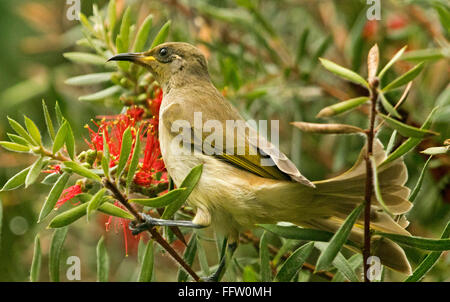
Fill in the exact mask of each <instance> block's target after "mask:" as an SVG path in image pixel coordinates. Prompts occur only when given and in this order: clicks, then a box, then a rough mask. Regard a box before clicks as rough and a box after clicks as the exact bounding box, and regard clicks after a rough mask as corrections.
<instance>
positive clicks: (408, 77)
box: [383, 63, 424, 92]
mask: <svg viewBox="0 0 450 302" xmlns="http://www.w3.org/2000/svg"><path fill="white" fill-rule="evenodd" d="M423 67H424V63H420V64H418V65H416V66H414V67H413V68H411V69H410V70H409V71H407V72H406V73H404V74H403V75H401V76H400V77H398V78H396V79H395V80H394V81H392V82H391V83H389V85H387V86H386V87H384V88H383V92H387V91H390V90H394V89H396V88H399V87H401V86H403V85H406V84H408V83H409V82H410V81H412V80H414V79H415V78H416V77H417V76H418V75H419V74H420V72H421V71H422V69H423Z"/></svg>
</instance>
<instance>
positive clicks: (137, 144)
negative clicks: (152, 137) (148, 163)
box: [126, 131, 141, 194]
mask: <svg viewBox="0 0 450 302" xmlns="http://www.w3.org/2000/svg"><path fill="white" fill-rule="evenodd" d="M140 153H141V140H140V139H139V131H138V132H137V133H136V142H135V143H134V149H133V157H132V158H131V162H130V166H129V167H128V174H127V182H126V192H127V194H128V193H129V192H130V186H131V183H132V182H133V179H134V173H136V169H137V167H138V164H139V155H140Z"/></svg>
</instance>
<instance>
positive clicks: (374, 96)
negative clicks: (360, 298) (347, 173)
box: [363, 78, 379, 282]
mask: <svg viewBox="0 0 450 302" xmlns="http://www.w3.org/2000/svg"><path fill="white" fill-rule="evenodd" d="M369 84H370V102H371V108H370V116H369V129H367V130H366V135H367V150H366V156H365V160H366V185H365V204H366V205H365V208H364V248H363V266H364V282H370V280H369V278H368V276H367V271H368V269H369V265H368V263H367V260H368V258H369V257H370V235H371V232H370V206H371V200H372V194H373V191H374V189H373V174H372V169H373V168H372V163H371V161H370V157H371V156H372V154H373V142H374V139H375V134H376V131H375V120H376V115H377V101H378V91H377V88H378V84H379V81H378V79H377V78H375V79H373V80H372V81H371V82H370V83H369Z"/></svg>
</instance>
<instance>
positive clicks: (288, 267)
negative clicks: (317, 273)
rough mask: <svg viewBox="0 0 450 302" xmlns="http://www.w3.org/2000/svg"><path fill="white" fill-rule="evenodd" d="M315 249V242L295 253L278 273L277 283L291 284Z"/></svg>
mask: <svg viewBox="0 0 450 302" xmlns="http://www.w3.org/2000/svg"><path fill="white" fill-rule="evenodd" d="M313 249H314V242H308V243H307V244H305V245H303V246H301V247H299V248H298V249H297V250H296V251H295V252H293V253H292V255H290V256H289V258H288V259H287V260H286V261H285V262H284V263H283V265H282V266H281V268H280V270H279V271H278V274H277V276H276V279H277V281H280V282H290V281H291V280H292V279H293V278H294V276H295V275H296V274H297V272H298V271H299V270H300V269H301V268H302V266H303V264H304V263H305V261H306V260H307V259H308V257H309V255H310V254H311V252H312V250H313Z"/></svg>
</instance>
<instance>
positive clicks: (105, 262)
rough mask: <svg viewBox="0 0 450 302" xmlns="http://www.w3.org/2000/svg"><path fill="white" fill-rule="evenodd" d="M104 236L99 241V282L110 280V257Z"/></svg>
mask: <svg viewBox="0 0 450 302" xmlns="http://www.w3.org/2000/svg"><path fill="white" fill-rule="evenodd" d="M104 239H105V238H104V237H103V236H102V238H100V240H99V241H98V243H97V282H108V275H109V257H108V252H107V251H106V247H105V240H104Z"/></svg>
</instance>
